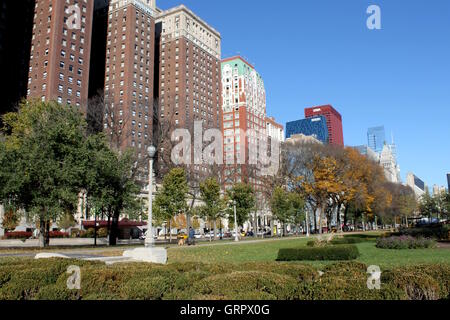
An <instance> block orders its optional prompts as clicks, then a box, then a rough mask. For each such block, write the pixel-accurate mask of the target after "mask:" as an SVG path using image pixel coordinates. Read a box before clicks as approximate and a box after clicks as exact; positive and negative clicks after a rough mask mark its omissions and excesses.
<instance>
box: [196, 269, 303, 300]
mask: <svg viewBox="0 0 450 320" xmlns="http://www.w3.org/2000/svg"><path fill="white" fill-rule="evenodd" d="M192 291H193V292H195V293H196V294H197V295H198V296H199V298H202V297H205V296H211V295H214V296H216V297H220V298H223V299H226V300H242V299H244V300H248V299H258V298H259V299H268V298H270V299H280V300H292V299H296V298H298V284H297V282H296V281H295V279H293V278H291V277H289V276H286V275H279V274H275V273H269V272H262V271H243V272H233V273H229V274H221V275H216V276H212V277H208V278H206V279H204V280H202V281H200V282H198V283H196V284H194V286H193V288H192ZM194 298H195V297H194Z"/></svg>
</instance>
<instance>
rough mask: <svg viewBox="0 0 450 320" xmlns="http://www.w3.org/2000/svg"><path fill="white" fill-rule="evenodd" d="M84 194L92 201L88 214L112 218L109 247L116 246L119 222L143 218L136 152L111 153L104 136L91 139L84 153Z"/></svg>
mask: <svg viewBox="0 0 450 320" xmlns="http://www.w3.org/2000/svg"><path fill="white" fill-rule="evenodd" d="M83 153H84V157H83V172H84V174H83V184H82V187H83V190H85V193H86V196H87V199H88V204H87V207H88V212H90V209H94V212H95V214H97V213H101V214H102V216H103V215H106V216H107V217H108V222H109V223H108V232H109V244H110V245H116V243H117V237H118V235H119V234H118V233H119V230H118V227H119V218H120V216H121V215H122V214H127V215H128V216H129V217H137V216H139V215H141V214H142V205H141V204H140V203H139V200H138V193H139V190H140V187H139V185H138V184H137V183H136V182H135V179H134V173H135V170H134V169H135V168H136V166H135V163H134V157H133V152H132V151H131V150H127V151H125V152H118V151H115V150H113V149H110V147H109V146H108V142H107V140H106V137H105V136H104V135H103V134H98V135H92V136H89V137H88V138H87V139H86V140H85V143H84V149H83Z"/></svg>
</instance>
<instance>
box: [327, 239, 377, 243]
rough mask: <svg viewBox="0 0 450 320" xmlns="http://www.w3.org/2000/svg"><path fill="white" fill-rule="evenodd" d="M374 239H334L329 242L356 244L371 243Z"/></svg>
mask: <svg viewBox="0 0 450 320" xmlns="http://www.w3.org/2000/svg"><path fill="white" fill-rule="evenodd" d="M373 240H375V238H362V237H344V238H335V239H333V240H331V244H356V243H363V242H369V241H373Z"/></svg>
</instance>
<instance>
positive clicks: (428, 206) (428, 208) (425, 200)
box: [419, 189, 438, 220]
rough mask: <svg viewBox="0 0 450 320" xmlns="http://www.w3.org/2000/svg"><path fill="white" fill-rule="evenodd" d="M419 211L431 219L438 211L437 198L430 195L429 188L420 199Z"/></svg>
mask: <svg viewBox="0 0 450 320" xmlns="http://www.w3.org/2000/svg"><path fill="white" fill-rule="evenodd" d="M419 211H420V213H421V214H422V216H426V217H428V218H429V219H430V220H431V218H432V217H433V214H434V213H436V212H437V211H438V209H437V204H436V199H435V198H433V197H432V196H431V195H430V192H429V191H428V189H426V191H425V194H424V195H423V196H422V198H421V199H420V202H419Z"/></svg>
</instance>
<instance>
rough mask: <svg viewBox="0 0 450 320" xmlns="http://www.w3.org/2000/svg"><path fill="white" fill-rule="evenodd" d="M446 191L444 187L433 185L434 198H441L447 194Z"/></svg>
mask: <svg viewBox="0 0 450 320" xmlns="http://www.w3.org/2000/svg"><path fill="white" fill-rule="evenodd" d="M446 191H447V190H446V189H445V187H444V186H438V185H437V184H435V185H433V196H440V195H442V194H445V192H446Z"/></svg>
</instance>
